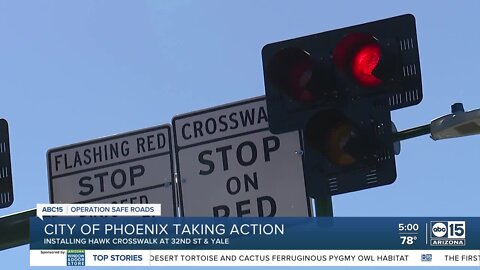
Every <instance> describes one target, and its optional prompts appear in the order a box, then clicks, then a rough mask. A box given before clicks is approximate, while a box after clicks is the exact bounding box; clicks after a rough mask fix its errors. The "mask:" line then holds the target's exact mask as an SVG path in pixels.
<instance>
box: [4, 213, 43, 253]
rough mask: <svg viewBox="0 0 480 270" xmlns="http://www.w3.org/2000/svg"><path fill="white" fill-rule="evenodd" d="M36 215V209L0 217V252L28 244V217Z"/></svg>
mask: <svg viewBox="0 0 480 270" xmlns="http://www.w3.org/2000/svg"><path fill="white" fill-rule="evenodd" d="M36 215H37V210H36V209H30V210H27V211H23V212H19V213H16V214H12V215H9V216H3V217H0V250H4V249H8V248H13V247H18V246H21V245H26V244H28V243H30V217H34V216H36Z"/></svg>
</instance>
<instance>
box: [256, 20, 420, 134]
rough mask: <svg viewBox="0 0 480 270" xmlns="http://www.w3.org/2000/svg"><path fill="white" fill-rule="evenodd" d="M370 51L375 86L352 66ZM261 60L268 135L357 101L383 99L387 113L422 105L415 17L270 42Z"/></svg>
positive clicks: (304, 122) (294, 126) (300, 126)
mask: <svg viewBox="0 0 480 270" xmlns="http://www.w3.org/2000/svg"><path fill="white" fill-rule="evenodd" d="M375 50H377V54H378V58H379V59H378V60H377V61H378V62H376V63H374V64H375V68H374V69H373V70H371V73H372V75H374V76H370V77H371V78H375V77H378V78H379V79H380V82H376V81H375V79H373V80H369V78H368V77H367V79H362V76H361V73H362V72H361V68H360V71H358V70H359V69H355V68H354V66H353V63H354V62H355V59H359V58H361V54H362V52H363V53H364V54H367V58H368V54H369V51H374V52H375ZM359 55H360V57H358V56H359ZM262 58H263V69H264V79H265V92H266V96H267V108H268V115H269V116H270V117H269V124H270V130H271V131H272V132H273V133H282V132H287V131H292V130H298V129H303V127H304V126H305V125H306V122H307V121H308V120H309V119H310V118H311V117H312V116H313V115H314V114H315V113H316V112H317V111H318V110H319V109H324V108H335V107H337V106H339V105H340V104H346V103H350V102H352V101H355V100H357V99H359V98H365V97H376V98H384V99H385V100H386V106H387V108H388V109H389V110H395V109H399V108H403V107H408V106H412V105H416V104H418V103H420V101H421V100H422V86H421V74H420V61H419V55H418V45H417V38H416V28H415V18H414V17H413V15H410V14H407V15H402V16H398V17H393V18H389V19H384V20H380V21H375V22H370V23H366V24H361V25H356V26H351V27H346V28H342V29H338V30H333V31H328V32H324V33H319V34H314V35H310V36H305V37H300V38H295V39H291V40H286V41H281V42H276V43H271V44H268V45H266V46H265V47H264V48H263V50H262ZM357 62H358V61H357ZM366 62H367V63H366V64H364V66H366V68H367V69H368V66H369V65H368V59H367V61H366ZM360 66H361V64H360ZM359 74H360V75H359Z"/></svg>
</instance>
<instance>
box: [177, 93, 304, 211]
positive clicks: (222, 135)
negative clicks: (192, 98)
mask: <svg viewBox="0 0 480 270" xmlns="http://www.w3.org/2000/svg"><path fill="white" fill-rule="evenodd" d="M173 127H174V128H173V129H174V140H175V152H176V164H177V170H178V174H179V179H180V180H181V181H179V187H180V190H179V193H180V200H181V208H182V210H183V214H184V216H220V217H221V216H233V217H236V216H239V217H240V216H251V217H255V216H277V217H278V216H280V217H281V216H284V217H286V216H309V215H310V210H309V202H308V200H307V196H306V193H305V184H304V176H303V163H302V156H301V155H300V154H299V152H300V150H301V149H302V147H301V143H300V142H301V137H300V133H299V132H298V131H295V132H289V133H284V134H280V135H274V134H272V133H270V131H269V130H268V116H267V109H266V102H265V98H264V97H259V98H255V99H251V100H246V101H240V102H237V103H233V104H228V105H224V106H220V107H216V108H211V109H206V110H203V111H198V112H193V113H188V114H184V115H181V116H177V117H174V118H173Z"/></svg>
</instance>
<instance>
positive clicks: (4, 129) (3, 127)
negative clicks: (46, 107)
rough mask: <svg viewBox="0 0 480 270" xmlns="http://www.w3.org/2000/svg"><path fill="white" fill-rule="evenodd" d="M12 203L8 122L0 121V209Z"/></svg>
mask: <svg viewBox="0 0 480 270" xmlns="http://www.w3.org/2000/svg"><path fill="white" fill-rule="evenodd" d="M12 203H13V183H12V163H11V161H10V140H9V135H8V122H7V120H5V119H0V208H6V207H9V206H10V205H12Z"/></svg>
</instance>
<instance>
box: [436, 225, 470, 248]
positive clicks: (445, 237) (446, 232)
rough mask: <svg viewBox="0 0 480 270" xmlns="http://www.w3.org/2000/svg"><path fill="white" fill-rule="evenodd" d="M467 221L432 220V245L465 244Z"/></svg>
mask: <svg viewBox="0 0 480 270" xmlns="http://www.w3.org/2000/svg"><path fill="white" fill-rule="evenodd" d="M466 233H467V229H466V227H465V221H430V245H431V246H465V240H466Z"/></svg>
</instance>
